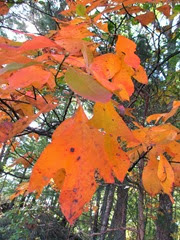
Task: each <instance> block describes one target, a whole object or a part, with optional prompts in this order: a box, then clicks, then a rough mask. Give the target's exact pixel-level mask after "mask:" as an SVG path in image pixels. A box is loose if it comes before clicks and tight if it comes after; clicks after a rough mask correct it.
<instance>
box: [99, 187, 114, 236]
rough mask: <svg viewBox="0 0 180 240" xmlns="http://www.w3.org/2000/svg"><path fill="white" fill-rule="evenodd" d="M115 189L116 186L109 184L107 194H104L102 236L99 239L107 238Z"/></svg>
mask: <svg viewBox="0 0 180 240" xmlns="http://www.w3.org/2000/svg"><path fill="white" fill-rule="evenodd" d="M114 191H115V186H113V185H109V186H107V189H106V192H105V196H104V202H103V206H104V208H103V209H102V210H103V211H102V218H101V231H100V232H101V233H102V234H101V236H100V238H99V240H104V239H105V234H106V233H105V232H106V230H107V226H108V220H109V214H110V212H111V208H112V204H113V197H114Z"/></svg>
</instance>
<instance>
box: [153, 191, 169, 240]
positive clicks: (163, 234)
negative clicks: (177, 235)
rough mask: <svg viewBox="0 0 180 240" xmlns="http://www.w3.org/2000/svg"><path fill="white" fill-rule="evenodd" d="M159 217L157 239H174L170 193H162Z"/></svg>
mask: <svg viewBox="0 0 180 240" xmlns="http://www.w3.org/2000/svg"><path fill="white" fill-rule="evenodd" d="M159 204H160V205H159V209H158V218H157V222H156V239H157V240H173V238H172V236H171V234H172V233H173V229H172V202H171V200H170V198H169V196H168V195H166V194H160V197H159Z"/></svg>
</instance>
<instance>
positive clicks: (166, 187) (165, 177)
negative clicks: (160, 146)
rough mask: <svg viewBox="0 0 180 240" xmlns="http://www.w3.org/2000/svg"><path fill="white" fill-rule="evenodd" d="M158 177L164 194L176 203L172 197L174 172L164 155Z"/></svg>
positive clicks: (161, 158) (159, 166) (161, 156)
mask: <svg viewBox="0 0 180 240" xmlns="http://www.w3.org/2000/svg"><path fill="white" fill-rule="evenodd" d="M157 175H158V178H159V180H160V183H161V186H162V188H163V191H164V193H166V194H168V195H169V197H170V199H171V201H172V202H174V200H173V197H172V195H171V193H172V191H173V184H174V172H173V170H172V167H171V165H170V164H169V162H168V161H167V159H166V158H165V157H164V156H163V155H162V154H161V155H160V161H159V165H158V172H157Z"/></svg>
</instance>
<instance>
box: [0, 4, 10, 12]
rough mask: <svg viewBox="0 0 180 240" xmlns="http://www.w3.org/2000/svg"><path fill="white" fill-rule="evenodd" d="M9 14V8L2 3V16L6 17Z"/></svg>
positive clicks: (0, 6)
mask: <svg viewBox="0 0 180 240" xmlns="http://www.w3.org/2000/svg"><path fill="white" fill-rule="evenodd" d="M8 12H9V8H8V6H7V5H6V3H4V2H0V15H5V14H7V13H8Z"/></svg>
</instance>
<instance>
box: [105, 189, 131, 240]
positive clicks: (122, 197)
mask: <svg viewBox="0 0 180 240" xmlns="http://www.w3.org/2000/svg"><path fill="white" fill-rule="evenodd" d="M127 202H128V188H124V186H119V187H118V188H117V202H116V206H115V208H114V215H113V219H112V224H111V229H119V230H118V231H112V232H111V233H110V234H109V238H108V239H115V240H125V239H126V231H125V229H124V228H125V227H126V213H127Z"/></svg>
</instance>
